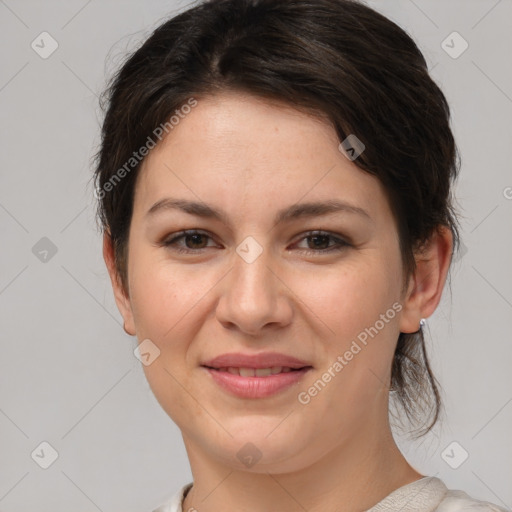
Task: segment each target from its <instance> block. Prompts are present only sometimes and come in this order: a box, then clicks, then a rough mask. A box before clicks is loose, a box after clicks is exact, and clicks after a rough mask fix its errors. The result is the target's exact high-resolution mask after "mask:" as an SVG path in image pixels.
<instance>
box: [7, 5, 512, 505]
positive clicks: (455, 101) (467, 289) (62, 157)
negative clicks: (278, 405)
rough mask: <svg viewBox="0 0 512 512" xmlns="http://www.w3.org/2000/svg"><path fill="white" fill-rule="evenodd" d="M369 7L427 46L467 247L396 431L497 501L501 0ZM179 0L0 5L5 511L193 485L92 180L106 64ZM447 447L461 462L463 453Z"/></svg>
mask: <svg viewBox="0 0 512 512" xmlns="http://www.w3.org/2000/svg"><path fill="white" fill-rule="evenodd" d="M370 5H371V6H373V7H375V8H377V9H378V10H380V11H381V12H383V13H384V14H386V15H388V16H389V17H390V18H391V19H393V20H394V21H396V22H397V23H398V24H399V25H401V26H402V27H404V28H405V29H406V30H407V31H408V32H409V33H410V34H411V35H412V36H413V37H414V38H415V40H416V41H417V42H418V44H419V45H420V47H421V49H422V50H423V51H424V53H425V56H426V58H427V60H428V62H429V65H430V68H431V69H432V74H433V76H434V78H435V79H436V80H437V81H438V83H440V84H441V86H442V88H443V90H444V91H445V93H446V95H447V97H448V100H449V102H450V104H451V107H452V112H453V125H454V131H455V135H456V137H457V141H458V144H459V148H460V151H461V155H462V175H461V179H460V180H459V183H458V187H457V197H458V203H459V205H460V206H459V207H460V209H461V211H462V213H463V215H464V217H463V218H462V226H463V237H464V249H463V250H464V254H463V256H462V258H460V259H459V261H457V262H456V264H455V266H454V268H453V282H452V286H453V293H452V294H451V295H450V293H449V290H448V289H447V290H446V293H445V294H444V296H443V300H442V303H441V305H440V306H439V308H438V310H437V311H436V313H435V314H434V315H433V316H432V317H431V318H430V319H429V321H428V327H427V329H428V333H429V334H430V338H431V341H430V342H429V346H430V352H431V354H432V356H431V357H432V359H433V366H434V370H435V372H436V374H437V376H438V378H439V380H440V381H441V384H442V387H443V389H444V399H445V406H446V418H445V419H444V421H443V423H442V424H441V425H440V426H439V427H438V428H437V429H436V430H435V431H434V432H433V433H431V434H430V435H428V436H427V437H425V438H423V439H422V440H420V441H417V442H411V441H408V440H407V439H405V438H402V437H399V439H398V440H399V443H400V446H401V447H402V449H403V451H404V453H405V454H406V456H407V457H408V458H409V460H410V461H411V463H413V465H415V467H416V468H417V469H418V470H420V471H421V472H423V473H424V474H431V475H436V476H438V477H440V478H442V479H444V480H445V481H446V483H447V484H448V486H449V487H453V488H460V489H463V490H466V491H467V492H469V493H471V494H472V495H473V496H475V497H479V498H484V499H488V500H491V501H493V502H495V503H498V504H501V505H506V506H508V507H511V506H512V466H511V463H510V461H511V460H512V443H511V442H510V433H511V432H512V428H511V427H512V377H511V371H510V364H511V361H512V343H511V341H512V339H511V338H512V336H511V332H512V272H511V270H510V261H511V257H510V256H511V253H512V237H511V234H512V229H511V228H512V188H511V187H512V172H511V164H510V162H511V161H512V150H511V147H512V144H511V140H512V123H511V115H512V74H511V69H510V53H511V50H512V31H511V30H510V23H511V20H512V3H511V1H510V0H501V1H496V0H472V1H469V0H457V1H455V0H451V1H437V0H436V1H434V0H431V1H426V0H424V1H420V0H414V1H412V0H393V1H387V2H382V1H380V2H379V1H373V2H370ZM184 6H185V3H184V2H182V3H178V2H172V1H163V0H152V1H146V2H142V1H137V0H130V1H115V0H102V1H100V0H90V1H86V0H71V1H70V0H68V1H66V2H64V1H62V2H57V1H35V0H20V1H15V0H0V34H1V36H0V37H1V39H2V44H1V46H0V58H1V65H0V73H1V74H0V107H1V112H2V117H1V124H0V130H1V132H0V141H1V145H2V147H1V151H0V160H1V165H0V168H1V171H0V177H1V181H0V226H1V244H2V251H0V325H1V356H0V461H1V462H0V510H2V511H4V512H16V511H27V510H33V511H53V512H59V511H69V510H73V511H86V510H87V511H92V510H100V511H104V512H107V511H120V510H123V511H127V512H130V511H133V512H142V511H144V510H145V511H149V510H152V508H153V507H156V506H157V505H158V504H159V503H161V502H162V501H163V500H164V499H166V498H167V497H169V496H170V495H171V494H173V493H174V491H175V490H176V489H177V488H178V487H180V486H181V485H183V484H184V483H186V482H188V481H190V480H191V474H190V471H189V465H188V461H187V458H186V453H185V450H184V447H183V445H182V441H181V436H180V432H179V430H178V428H177V427H176V426H175V425H174V424H173V423H172V421H171V420H170V419H169V418H168V417H167V415H166V414H165V413H164V412H163V411H162V410H161V409H160V406H159V405H158V403H157V402H156V400H155V398H154V397H153V395H152V393H151V391H150V389H149V386H148V384H147V382H146V381H145V378H144V374H143V371H142V369H141V366H140V363H139V361H138V360H137V359H136V358H135V357H134V355H133V349H134V348H135V346H136V340H135V339H134V338H131V337H129V336H128V335H126V334H125V333H124V331H123V329H122V326H121V317H120V315H119V313H118V311H117V309H116V306H115V303H114V300H113V296H112V292H111V288H110V283H109V281H108V276H107V273H106V270H105V268H104V263H103V260H102V257H101V245H100V243H101V239H100V236H99V232H98V230H97V228H96V224H95V219H94V205H93V196H92V186H91V182H90V177H91V164H90V159H91V156H92V155H93V153H94V152H95V150H96V149H97V144H98V141H99V138H98V135H99V131H98V130H99V125H100V120H101V116H100V112H99V109H98V102H97V93H98V92H99V91H100V90H101V89H102V88H103V87H104V85H105V76H106V74H108V73H109V72H110V71H111V70H112V69H114V68H115V67H116V65H117V64H118V63H119V62H120V59H122V58H123V57H124V54H125V52H126V51H127V50H130V49H133V48H135V46H136V45H137V44H139V43H140V42H141V41H142V40H143V39H144V37H145V36H147V35H148V34H149V31H150V30H151V29H152V28H155V26H156V25H157V24H158V23H159V21H160V20H161V19H162V18H163V17H165V16H167V15H168V14H172V13H175V12H177V11H178V10H181V9H183V8H184ZM43 31H47V32H49V33H50V34H51V36H52V37H53V38H54V39H55V40H56V41H57V43H58V45H59V46H58V48H57V50H56V51H55V52H54V53H53V54H52V55H50V56H49V57H48V58H46V59H43V58H41V57H40V55H39V54H38V53H36V51H34V50H33V49H32V48H31V43H32V41H34V40H35V41H36V43H37V42H38V41H39V45H40V46H42V43H41V42H40V39H41V38H40V37H39V34H41V32H43ZM453 31H457V32H458V33H460V35H461V36H462V37H463V38H464V39H465V40H466V41H467V42H468V44H469V47H468V49H467V50H466V51H465V52H464V53H462V55H460V56H459V57H458V58H453V57H452V56H450V55H449V54H448V53H447V52H446V51H445V50H444V49H443V47H442V46H441V44H442V42H443V41H444V40H445V39H446V38H447V36H449V34H451V33H452V32H453ZM45 37H46V36H45ZM45 41H46V42H45V43H44V46H45V49H46V50H48V49H49V48H50V43H49V40H48V39H46V40H45ZM447 44H448V45H449V46H452V47H453V48H451V49H449V48H448V49H449V51H451V52H452V54H453V53H454V52H456V51H459V50H460V49H461V48H462V46H461V45H462V41H461V40H460V39H457V38H456V39H453V37H452V38H451V39H450V38H449V39H448V41H447V43H445V48H446V45H447ZM43 237H47V238H48V239H49V240H50V241H51V244H53V245H54V246H55V248H54V249H53V251H55V249H56V250H57V252H56V253H55V254H53V253H52V247H53V246H52V245H51V244H50V243H49V242H48V240H43V241H40V240H41V239H42V238H43ZM34 246H35V249H34ZM45 250H47V251H48V253H45V252H44V251H45ZM45 258H46V259H45ZM43 441H46V442H48V443H49V444H50V445H51V446H53V447H54V449H55V450H56V451H57V452H58V458H57V460H56V461H55V462H54V463H53V464H52V465H51V466H50V467H49V468H48V469H42V468H41V467H40V465H39V464H40V463H44V461H43V459H44V458H45V457H46V459H47V460H48V457H49V456H50V452H49V450H48V449H45V448H44V446H43V447H42V448H41V447H40V443H42V442H43ZM452 442H457V443H458V444H457V445H451V446H449V445H450V444H451V443H452ZM447 447H448V449H447ZM34 450H36V454H37V453H39V457H38V456H37V455H34V458H33V457H32V456H31V454H32V453H33V452H34ZM41 450H42V451H41ZM462 450H465V451H467V452H468V454H469V457H468V459H467V460H466V461H464V462H463V463H460V462H461V460H462V459H463V455H464V452H463V451H462ZM443 454H444V455H443ZM36 461H37V462H38V463H36ZM447 461H449V462H450V464H451V465H452V466H454V465H458V468H457V469H453V468H452V467H451V466H450V465H449V464H448V463H447Z"/></svg>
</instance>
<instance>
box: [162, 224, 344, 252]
mask: <svg viewBox="0 0 512 512" xmlns="http://www.w3.org/2000/svg"><path fill="white" fill-rule="evenodd" d="M192 235H202V236H205V237H207V238H208V239H210V240H212V241H215V240H214V238H213V237H212V235H211V234H210V233H208V232H207V231H203V230H200V229H185V230H183V231H179V232H176V233H173V234H172V235H171V236H170V237H166V238H164V239H163V240H162V242H160V245H162V246H164V247H166V248H168V249H170V250H172V251H176V252H178V253H184V254H193V253H195V254H200V253H202V251H204V250H205V249H208V248H211V246H207V247H202V248H200V249H188V248H183V247H180V246H178V245H177V241H178V240H182V239H184V238H185V237H186V236H192ZM313 236H325V237H327V238H330V239H331V240H333V241H334V242H335V243H334V244H333V245H332V246H330V247H328V248H327V249H299V250H300V251H301V252H302V253H303V254H308V255H315V256H321V255H322V254H329V253H332V252H336V251H341V250H343V249H345V248H347V247H352V246H353V244H352V243H351V241H350V240H349V239H347V237H345V236H343V235H340V234H338V233H332V232H330V231H325V230H321V229H316V230H310V231H306V232H304V233H301V234H300V235H298V238H297V240H296V241H295V242H293V245H296V244H298V243H299V242H301V241H303V240H306V239H308V238H311V237H313Z"/></svg>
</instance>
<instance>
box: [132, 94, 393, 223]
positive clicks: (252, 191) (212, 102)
mask: <svg viewBox="0 0 512 512" xmlns="http://www.w3.org/2000/svg"><path fill="white" fill-rule="evenodd" d="M338 145H339V140H338V137H337V134H336V131H335V130H334V128H333V127H332V125H331V124H330V123H329V122H327V121H324V120H321V119H319V118H317V117H313V116H312V115H308V114H305V113H303V112H301V111H299V110H296V109H295V108H293V107H291V106H288V105H284V104H279V103H277V102H268V101H265V100H263V99H260V98H256V97H254V96H250V95H243V94H238V93H229V94H221V95H216V96H209V97H205V98H202V99H198V100H197V105H196V106H195V107H194V108H192V109H191V110H190V112H189V113H188V114H186V115H183V116H182V117H181V118H180V120H179V122H178V124H176V125H175V126H174V128H173V129H172V130H171V131H170V133H169V135H168V136H167V137H166V138H165V139H164V140H163V141H162V142H161V143H159V144H158V145H157V146H156V147H155V148H154V149H153V150H151V152H150V153H149V154H148V156H147V157H146V159H145V161H144V162H143V165H142V168H141V170H140V175H139V179H138V184H137V191H136V201H135V203H136V204H135V208H136V209H141V208H144V209H146V210H147V209H148V208H150V207H151V205H152V204H153V203H154V202H156V201H157V200H160V199H162V198H163V197H164V196H169V195H170V196H173V197H178V196H179V197H183V196H186V197H187V198H189V199H194V200H205V201H206V200H207V199H208V203H211V202H214V203H216V204H218V205H219V206H225V207H226V208H227V207H228V206H229V205H231V206H233V209H234V211H238V212H239V214H241V213H242V212H243V211H244V210H245V209H247V208H256V207H258V206H259V207H260V208H273V209H276V210H277V209H280V207H281V206H283V205H284V203H290V202H298V201H300V200H301V198H304V200H308V201H312V200H322V199H333V198H336V199H345V200H347V199H351V200H352V202H353V203H357V205H358V206H360V207H361V208H364V209H367V210H370V211H373V212H374V213H375V214H377V212H378V210H379V208H380V209H382V208H384V209H385V208H387V205H386V201H385V197H384V191H383V188H382V186H381V184H380V182H379V181H378V180H377V179H376V178H375V177H374V176H372V175H370V174H368V173H366V172H364V171H362V170H361V169H359V168H358V167H357V166H356V165H355V164H354V162H351V161H350V160H348V159H347V158H346V157H345V156H344V155H343V154H342V153H341V152H340V151H339V149H338Z"/></svg>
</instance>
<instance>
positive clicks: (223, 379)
mask: <svg viewBox="0 0 512 512" xmlns="http://www.w3.org/2000/svg"><path fill="white" fill-rule="evenodd" d="M202 368H204V369H205V370H206V371H207V372H208V374H209V376H210V377H211V379H212V381H213V383H214V384H216V385H217V386H218V387H219V389H221V390H222V391H224V392H227V393H228V394H229V395H231V396H236V397H237V398H244V399H257V398H260V399H261V398H267V397H270V396H273V395H277V394H279V393H283V392H284V391H285V390H289V389H291V388H292V387H293V386H297V385H298V384H299V383H300V381H301V380H302V379H303V378H304V376H305V375H306V374H307V373H308V372H309V371H310V370H312V369H313V367H312V366H303V367H300V368H291V367H287V366H272V367H267V368H247V367H234V366H227V367H220V368H214V367H210V366H204V365H203V366H202Z"/></svg>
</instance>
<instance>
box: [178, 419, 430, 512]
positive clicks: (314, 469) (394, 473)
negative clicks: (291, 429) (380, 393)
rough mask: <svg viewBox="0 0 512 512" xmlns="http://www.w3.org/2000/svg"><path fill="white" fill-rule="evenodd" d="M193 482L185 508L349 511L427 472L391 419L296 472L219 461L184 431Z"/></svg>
mask: <svg viewBox="0 0 512 512" xmlns="http://www.w3.org/2000/svg"><path fill="white" fill-rule="evenodd" d="M184 442H185V445H186V448H187V452H188V455H189V460H190V465H191V468H192V474H193V477H194V485H193V487H192V489H191V490H190V492H189V493H188V494H187V496H186V498H185V500H184V503H183V512H187V511H189V510H192V511H193V510H196V511H200V512H218V511H219V510H223V511H225V512H235V511H239V510H241V509H243V510H245V511H247V512H268V510H287V511H290V512H304V510H308V511H309V512H320V511H322V512H335V511H339V510H340V504H343V510H344V512H356V511H359V512H360V511H361V510H367V509H369V508H371V507H372V506H374V505H376V504H377V503H378V502H379V501H381V500H382V499H384V498H385V497H386V496H388V495H389V494H390V493H391V492H393V491H394V490H396V489H398V488H399V487H401V486H403V485H406V484H408V483H410V482H413V481H415V480H418V479H419V478H421V477H422V475H421V474H420V473H418V472H417V471H415V470H414V469H413V468H412V467H411V466H410V465H409V464H408V463H407V461H406V460H405V458H404V457H403V455H402V454H401V453H400V450H399V449H398V447H397V445H396V443H395V441H394V439H393V436H392V435H391V431H390V429H389V424H388V425H387V428H386V429H382V430H381V431H376V429H373V430H372V429H371V428H368V429H367V431H364V430H363V431H361V432H359V433H358V435H357V439H354V438H353V437H352V438H351V439H350V440H349V441H348V442H345V443H341V444H340V445H339V446H336V447H334V448H333V449H331V450H329V451H327V453H326V454H325V455H324V456H323V457H321V458H319V459H316V460H315V462H314V463H313V464H310V465H305V466H304V467H302V468H300V469H297V470H296V471H293V472H288V473H282V472H277V471H275V472H271V471H269V472H267V471H263V472H262V470H260V472H254V471H251V470H246V471H240V470H238V469H235V468H232V467H229V466H226V465H223V464H219V463H218V462H216V461H214V460H212V458H211V457H209V456H208V455H207V454H205V453H204V452H200V451H199V450H198V449H196V448H197V447H196V446H194V445H193V443H192V442H191V441H190V439H187V438H186V436H184Z"/></svg>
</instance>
